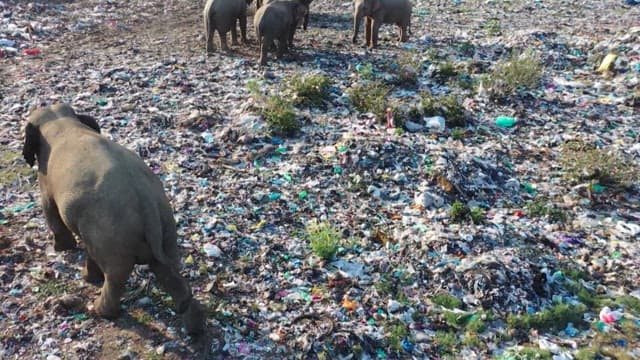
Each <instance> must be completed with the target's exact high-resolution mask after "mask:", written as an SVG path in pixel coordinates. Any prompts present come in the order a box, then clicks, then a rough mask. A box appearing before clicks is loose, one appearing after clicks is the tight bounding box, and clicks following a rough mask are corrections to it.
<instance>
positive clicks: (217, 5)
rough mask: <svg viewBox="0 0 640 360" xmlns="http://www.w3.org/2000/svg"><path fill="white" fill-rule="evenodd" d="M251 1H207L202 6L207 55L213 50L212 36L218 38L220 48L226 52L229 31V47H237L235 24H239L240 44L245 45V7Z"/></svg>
mask: <svg viewBox="0 0 640 360" xmlns="http://www.w3.org/2000/svg"><path fill="white" fill-rule="evenodd" d="M250 3H251V0H246V1H245V0H207V2H206V3H205V6H204V12H203V16H204V30H205V41H206V43H207V45H206V48H207V54H210V53H212V52H213V51H214V50H215V46H214V43H213V34H214V32H215V31H217V32H218V36H220V47H221V48H222V50H223V51H228V50H229V47H228V46H227V32H229V31H231V45H238V33H237V30H236V23H238V22H240V36H241V37H242V42H243V43H245V44H246V43H247V5H248V4H250Z"/></svg>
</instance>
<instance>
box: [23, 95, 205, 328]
mask: <svg viewBox="0 0 640 360" xmlns="http://www.w3.org/2000/svg"><path fill="white" fill-rule="evenodd" d="M22 153H23V155H24V158H25V160H26V161H27V163H28V164H29V165H31V166H33V165H34V164H35V162H36V159H37V162H38V182H39V184H40V191H41V197H42V199H41V200H42V208H43V210H44V215H45V218H46V221H47V224H48V226H49V229H50V230H51V231H52V232H53V237H54V242H55V245H54V248H55V250H56V251H62V250H70V249H73V248H75V246H76V240H75V238H74V234H75V235H77V236H78V238H79V239H80V240H81V241H82V242H84V244H85V248H86V251H87V258H86V264H85V268H84V269H83V271H82V275H83V278H84V279H85V280H87V281H89V282H92V283H99V282H101V281H103V280H104V283H103V286H102V290H101V293H100V296H99V297H98V298H97V299H96V300H95V302H94V312H95V313H96V314H98V315H99V316H102V317H105V318H114V317H117V316H118V313H119V311H120V297H121V296H122V295H123V293H124V290H125V283H126V282H127V279H128V278H129V275H130V273H131V271H132V270H133V267H134V265H135V264H149V265H150V268H151V270H152V271H153V272H154V273H155V275H156V277H157V279H158V281H159V282H160V284H161V285H162V286H163V288H164V289H165V290H166V291H167V292H168V293H169V294H170V295H171V297H172V298H173V300H174V302H175V304H176V308H177V309H176V312H177V313H178V314H180V315H181V316H182V319H183V322H184V326H185V328H186V330H187V332H188V333H190V334H201V333H203V332H204V328H205V320H204V319H205V317H204V312H203V310H202V307H201V305H200V303H199V302H198V301H197V300H195V299H194V298H193V295H192V293H191V288H190V286H189V284H188V283H187V281H186V280H185V279H184V278H183V277H182V276H181V275H180V272H179V263H180V257H179V254H178V246H177V244H176V239H177V233H176V223H175V220H174V217H173V211H172V209H171V206H170V205H169V201H168V199H167V197H166V195H165V192H164V189H163V186H162V183H161V182H160V180H159V179H158V177H157V176H156V175H155V174H154V173H153V172H151V170H150V169H149V168H148V167H147V165H146V164H145V163H144V162H143V161H142V160H141V159H140V158H139V157H138V156H137V155H136V154H134V153H133V152H131V151H129V150H128V149H126V148H125V147H123V146H121V145H118V144H116V143H115V142H113V141H111V140H109V139H107V138H105V137H103V136H101V135H100V128H99V126H98V123H97V122H96V120H95V119H93V118H92V117H90V116H88V115H79V114H76V113H75V111H74V110H73V108H71V106H69V105H66V104H57V105H53V106H47V107H42V108H39V109H36V110H35V111H33V112H32V113H31V114H30V115H29V118H28V122H27V124H26V126H25V140H24V147H23V150H22Z"/></svg>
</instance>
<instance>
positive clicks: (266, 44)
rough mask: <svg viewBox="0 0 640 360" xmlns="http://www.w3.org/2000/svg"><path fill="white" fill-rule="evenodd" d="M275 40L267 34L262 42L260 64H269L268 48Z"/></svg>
mask: <svg viewBox="0 0 640 360" xmlns="http://www.w3.org/2000/svg"><path fill="white" fill-rule="evenodd" d="M272 42H273V40H272V39H271V37H268V36H265V37H264V39H261V43H260V65H261V66H264V65H267V49H268V48H269V47H270V46H271V43H272Z"/></svg>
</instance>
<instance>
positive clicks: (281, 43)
mask: <svg viewBox="0 0 640 360" xmlns="http://www.w3.org/2000/svg"><path fill="white" fill-rule="evenodd" d="M287 41H288V34H284V35H282V36H280V37H279V38H278V51H277V52H276V57H277V58H278V59H282V57H283V56H284V53H285V52H287Z"/></svg>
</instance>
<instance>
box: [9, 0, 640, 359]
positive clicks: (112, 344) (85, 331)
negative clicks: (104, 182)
mask: <svg viewBox="0 0 640 360" xmlns="http://www.w3.org/2000/svg"><path fill="white" fill-rule="evenodd" d="M203 6H204V5H203V4H202V3H201V2H200V1H186V0H168V1H149V0H133V1H121V0H108V1H99V0H80V1H41V2H29V1H8V0H0V65H1V66H0V146H1V148H0V149H1V156H0V329H2V330H1V331H0V358H2V359H48V360H53V359H160V358H166V359H190V358H193V359H195V358H200V357H202V356H203V354H205V357H208V358H211V359H442V358H458V359H487V358H495V359H638V358H640V272H639V269H640V260H639V259H640V246H639V238H640V193H639V189H640V182H639V181H638V169H639V168H640V166H639V165H640V142H639V139H640V132H639V131H640V130H639V129H640V126H639V125H640V85H639V82H640V6H638V2H635V1H610V0H603V1H560V0H536V1H521V0H512V1H490V0H489V1H465V0H457V1H414V2H413V15H412V24H411V34H410V36H409V41H408V42H406V43H400V42H398V41H397V37H398V32H397V29H396V28H395V26H392V25H383V26H382V28H381V31H380V41H379V47H378V48H377V49H374V50H367V49H366V48H365V46H364V29H360V35H359V39H358V43H357V44H353V43H352V42H351V37H352V26H353V25H352V7H353V5H352V3H351V2H348V1H336V0H326V1H316V2H313V3H311V17H310V21H309V28H308V29H307V30H306V31H305V30H302V29H299V30H298V31H297V32H296V35H295V42H294V51H293V52H292V53H291V54H288V55H286V56H285V57H284V58H283V59H281V60H277V59H275V58H274V57H273V56H272V55H270V57H269V62H268V65H267V66H266V67H264V68H261V67H259V66H258V58H259V50H258V45H257V41H256V38H255V31H254V30H253V26H252V24H253V21H252V14H253V12H254V11H255V9H254V7H255V4H252V6H251V8H250V11H249V15H248V17H249V19H248V21H247V22H248V24H249V26H248V28H249V30H248V37H249V43H248V44H240V45H235V46H232V47H231V48H232V51H231V52H229V53H223V52H221V51H220V50H219V46H217V50H216V52H215V53H214V54H212V55H211V56H206V54H205V44H204V34H203V21H202V9H203ZM216 42H217V35H216ZM525 53H530V54H535V55H536V56H537V58H538V60H539V64H540V74H539V75H540V76H539V78H538V79H537V80H536V81H535V82H534V83H533V84H530V85H529V86H517V87H516V88H514V89H512V91H511V92H509V93H504V94H503V93H496V92H495V91H494V90H493V89H492V88H490V87H489V86H487V84H488V83H491V84H493V85H492V86H495V87H496V88H497V87H499V86H501V83H496V82H489V80H486V79H488V78H487V77H486V76H487V75H488V76H492V75H491V74H496V72H494V71H495V70H496V69H498V68H499V66H500V64H502V63H504V62H505V61H508V60H509V59H513V58H514V57H513V56H515V57H516V58H517V56H518V54H525ZM502 69H504V68H502ZM309 74H320V75H324V76H325V77H326V78H328V79H329V80H330V83H331V85H330V88H329V93H328V94H327V96H326V98H325V99H323V101H322V102H321V103H320V104H319V105H312V106H308V105H296V107H295V116H296V121H297V122H298V124H299V131H297V132H295V133H294V134H290V135H283V134H279V133H277V132H274V131H273V129H272V128H271V127H270V125H269V124H268V123H267V122H266V121H265V116H264V112H262V111H260V109H261V107H263V106H264V104H263V101H264V97H265V96H268V95H271V96H276V97H277V96H280V97H284V98H286V97H291V94H290V92H287V90H286V89H287V86H288V85H287V84H289V83H290V81H291V79H293V78H296V77H299V76H302V77H304V76H307V75H309ZM372 79H373V80H372ZM403 79H404V80H407V79H409V80H407V81H406V82H403V81H402V80H403ZM483 79H485V80H486V82H485V81H483ZM371 81H378V82H380V83H383V84H386V85H387V86H388V89H389V93H388V95H387V101H388V102H389V104H390V105H389V109H388V110H387V109H385V111H386V112H385V113H384V115H382V116H377V118H376V115H375V114H372V113H371V112H368V111H358V110H357V109H356V107H355V106H354V104H353V102H352V98H351V97H350V95H349V94H350V91H352V90H353V88H354V87H355V86H356V85H357V84H364V86H365V87H367V86H373V85H368V84H372V82H371ZM248 83H249V84H253V86H254V87H255V85H257V88H258V89H257V91H256V90H255V89H253V90H250V88H251V86H248ZM496 84H497V85H496ZM492 91H493V92H492ZM256 92H257V93H259V94H256ZM423 94H431V96H433V97H434V98H436V99H441V98H444V97H446V96H448V95H452V96H453V98H454V99H456V101H457V103H458V105H460V108H459V109H458V110H460V111H459V112H458V113H457V114H455V115H451V114H452V112H444V113H441V114H440V116H433V114H430V115H429V114H426V113H422V112H421V111H422V110H421V106H422V105H421V104H423V102H424V101H423V100H421V99H422V95H423ZM496 94H497V95H496ZM56 102H67V103H70V104H71V105H73V107H74V108H75V110H76V112H78V113H82V114H89V115H91V116H93V117H95V118H96V119H97V120H98V122H99V124H100V127H101V129H102V134H103V135H104V136H106V137H108V138H110V139H112V140H114V141H116V142H118V143H119V144H122V145H124V146H126V147H127V148H129V149H131V150H133V151H135V152H136V153H137V154H138V155H140V157H141V158H142V159H144V161H145V162H146V163H147V164H148V165H149V167H150V168H151V169H152V170H153V171H154V172H155V173H156V174H157V175H158V176H159V177H160V179H161V180H162V182H163V184H164V186H165V189H166V192H167V194H168V196H169V198H170V201H171V204H172V206H173V208H174V211H175V218H176V220H177V224H178V229H179V230H178V231H179V240H178V241H179V247H180V249H181V251H182V254H183V258H182V259H183V260H182V262H183V264H182V273H183V274H184V275H185V276H186V277H187V278H188V279H189V281H190V283H191V285H192V287H193V291H194V294H195V297H196V298H197V299H199V300H200V301H201V302H202V303H203V304H204V305H205V307H206V309H207V314H208V319H207V323H208V328H209V329H210V335H209V337H208V340H207V341H204V342H203V341H200V340H201V339H200V340H198V339H192V338H190V337H188V336H186V335H185V334H184V332H183V330H182V328H181V324H180V321H179V318H178V316H176V314H175V312H174V311H175V309H174V307H173V303H172V301H171V298H170V297H169V296H168V295H167V294H166V293H165V292H164V291H163V290H162V289H159V288H158V286H157V283H156V282H155V281H154V276H153V274H152V273H151V272H150V271H149V269H148V268H147V267H145V266H138V267H136V269H135V271H134V273H133V274H132V276H131V278H130V280H129V282H128V284H127V292H126V294H125V296H124V298H123V301H122V315H121V316H120V317H119V318H118V319H116V320H113V321H111V320H105V319H100V318H96V317H95V316H93V315H92V314H91V312H90V311H89V309H88V306H89V304H90V303H91V301H92V300H93V299H94V298H95V297H96V296H97V295H98V294H99V291H100V289H99V288H98V287H95V286H93V285H90V284H87V283H85V282H84V281H83V280H82V279H81V277H80V270H81V267H82V264H83V259H84V256H85V255H84V252H83V251H82V250H77V251H71V252H64V253H62V252H55V251H54V249H53V239H52V235H51V233H50V231H49V229H48V228H47V226H46V224H45V220H44V216H43V214H42V210H41V207H40V192H39V188H38V183H37V169H36V167H33V168H30V167H29V166H28V165H27V164H26V162H25V161H24V160H23V158H22V153H21V150H22V142H23V128H24V124H25V121H26V117H27V115H28V114H29V112H30V111H31V110H33V109H35V108H37V107H38V106H41V105H47V104H53V103H56ZM416 108H417V109H418V111H417V112H416V111H413V112H411V111H405V110H406V109H416ZM403 109H404V110H403ZM408 114H412V115H411V116H409V115H408ZM460 114H462V115H460ZM461 119H462V120H461ZM454 120H455V121H454ZM114 196H117V194H114ZM323 225H324V226H325V227H324V228H323V227H322V226H323ZM318 228H320V229H324V231H325V232H324V234H325V235H327V234H328V235H327V237H328V238H330V240H332V241H333V243H331V246H329V251H328V255H327V256H324V257H323V254H326V253H323V252H322V249H319V248H317V247H314V248H312V247H311V240H313V239H315V238H317V237H318V236H317V235H318V230H317V229H318ZM314 229H315V230H314ZM314 235H316V237H314ZM320 235H322V234H320ZM325 250H326V249H325Z"/></svg>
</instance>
